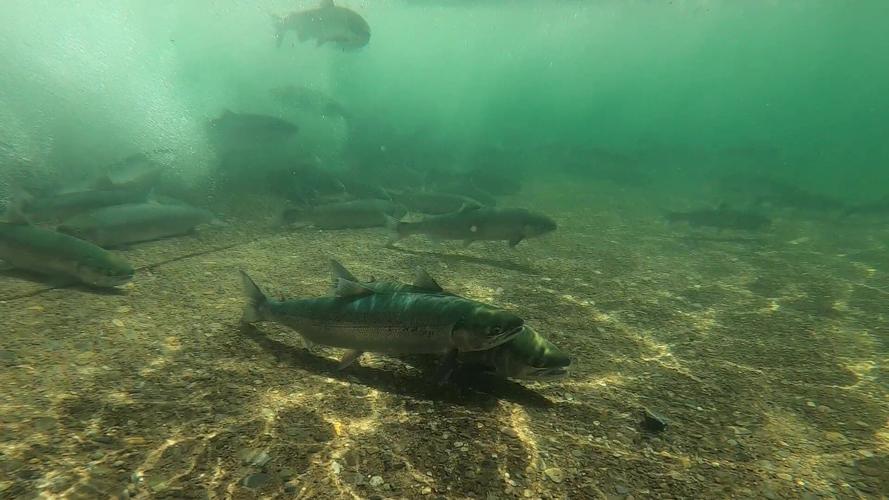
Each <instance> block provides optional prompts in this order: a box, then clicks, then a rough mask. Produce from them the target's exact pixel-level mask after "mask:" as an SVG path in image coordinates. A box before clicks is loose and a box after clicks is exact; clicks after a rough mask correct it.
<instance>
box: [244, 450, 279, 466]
mask: <svg viewBox="0 0 889 500" xmlns="http://www.w3.org/2000/svg"><path fill="white" fill-rule="evenodd" d="M271 459H272V457H270V456H269V454H268V453H266V452H265V450H260V449H254V450H245V451H244V452H243V453H241V461H242V462H243V463H244V464H247V465H252V466H254V467H262V466H263V465H265V464H267V463H269V460H271Z"/></svg>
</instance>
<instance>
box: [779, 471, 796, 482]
mask: <svg viewBox="0 0 889 500" xmlns="http://www.w3.org/2000/svg"><path fill="white" fill-rule="evenodd" d="M775 476H776V477H777V478H778V479H783V480H785V481H793V476H791V475H790V474H788V473H786V472H779V473H777V474H775Z"/></svg>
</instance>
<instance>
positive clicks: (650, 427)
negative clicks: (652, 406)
mask: <svg viewBox="0 0 889 500" xmlns="http://www.w3.org/2000/svg"><path fill="white" fill-rule="evenodd" d="M639 428H641V429H642V430H643V431H646V432H663V431H665V430H666V429H667V421H666V419H664V418H663V417H661V416H660V415H658V414H656V413H654V412H652V411H651V410H649V409H648V408H643V409H642V419H641V420H640V421H639Z"/></svg>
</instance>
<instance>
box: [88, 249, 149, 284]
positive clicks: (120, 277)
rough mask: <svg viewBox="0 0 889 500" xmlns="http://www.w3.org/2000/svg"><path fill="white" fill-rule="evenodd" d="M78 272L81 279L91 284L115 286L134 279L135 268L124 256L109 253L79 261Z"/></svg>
mask: <svg viewBox="0 0 889 500" xmlns="http://www.w3.org/2000/svg"><path fill="white" fill-rule="evenodd" d="M76 274H77V277H78V278H80V280H81V281H83V282H84V283H87V284H89V285H93V286H99V287H115V286H120V285H123V284H124V283H126V282H128V281H130V280H131V279H133V275H134V274H135V270H134V269H133V266H132V265H130V263H129V262H127V261H126V260H125V259H124V258H122V257H119V256H117V255H113V254H107V255H103V256H101V257H96V258H92V259H85V260H84V261H82V262H79V263H78V264H77V269H76Z"/></svg>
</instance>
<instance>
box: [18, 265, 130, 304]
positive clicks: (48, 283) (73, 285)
mask: <svg viewBox="0 0 889 500" xmlns="http://www.w3.org/2000/svg"><path fill="white" fill-rule="evenodd" d="M4 277H5V278H13V279H17V280H22V281H27V282H29V283H33V284H35V285H43V288H38V289H37V290H28V291H23V292H22V293H19V294H12V295H10V296H9V297H6V296H0V300H16V299H23V298H25V297H34V296H37V295H43V294H44V293H47V292H51V291H53V290H59V289H62V288H65V289H68V290H76V291H78V292H85V293H91V294H94V295H126V292H125V291H123V290H121V289H119V288H99V287H93V286H89V285H86V284H83V283H79V282H73V281H64V280H61V281H60V280H54V279H52V278H47V277H46V276H42V275H40V274H34V273H30V272H28V271H23V270H21V269H2V270H0V278H4Z"/></svg>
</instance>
